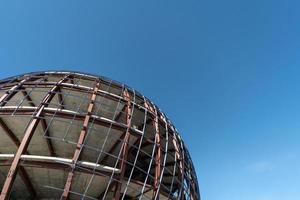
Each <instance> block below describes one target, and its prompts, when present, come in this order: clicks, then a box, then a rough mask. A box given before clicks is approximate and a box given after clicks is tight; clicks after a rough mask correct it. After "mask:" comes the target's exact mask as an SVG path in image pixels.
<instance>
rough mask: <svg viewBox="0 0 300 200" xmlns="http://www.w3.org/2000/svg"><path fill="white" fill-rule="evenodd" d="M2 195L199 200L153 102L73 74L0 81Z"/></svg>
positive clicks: (1, 199) (179, 144) (182, 149)
mask: <svg viewBox="0 0 300 200" xmlns="http://www.w3.org/2000/svg"><path fill="white" fill-rule="evenodd" d="M1 188H2V189H1ZM0 189H1V195H0V200H7V199H93V200H99V199H100V200H101V199H102V200H104V199H113V200H119V199H125V200H126V199H132V200H135V199H139V200H141V199H142V200H144V199H145V200H146V199H150V200H159V199H161V200H166V199H172V200H175V199H180V200H200V195H199V188H198V182H197V177H196V173H195V169H194V166H193V163H192V160H191V157H190V155H189V152H188V150H187V149H186V146H185V145H184V143H183V141H182V139H181V137H180V135H179V134H178V132H177V130H176V128H175V127H174V126H173V124H172V123H171V122H170V120H169V119H168V118H167V117H166V115H165V114H164V113H163V112H161V110H160V109H159V108H158V107H157V106H156V105H155V104H154V103H153V102H151V101H150V100H149V99H147V98H146V97H144V96H143V95H141V94H140V93H139V92H137V91H135V90H134V89H132V88H130V87H129V86H126V85H124V84H121V83H119V82H116V81H112V80H110V79H108V78H106V77H102V76H95V75H90V74H83V73H80V72H70V71H47V72H35V73H29V74H23V75H20V76H15V77H11V78H7V79H5V80H2V81H0Z"/></svg>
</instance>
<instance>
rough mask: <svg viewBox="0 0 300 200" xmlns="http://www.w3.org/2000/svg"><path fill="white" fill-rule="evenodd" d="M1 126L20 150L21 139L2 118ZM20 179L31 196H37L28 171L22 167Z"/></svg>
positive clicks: (0, 120)
mask: <svg viewBox="0 0 300 200" xmlns="http://www.w3.org/2000/svg"><path fill="white" fill-rule="evenodd" d="M0 126H1V127H2V129H3V130H4V131H5V133H6V134H7V135H8V136H9V137H10V139H11V140H12V141H13V143H14V144H15V146H16V147H17V148H18V147H19V146H20V141H19V139H18V138H17V136H16V135H15V134H14V133H13V132H12V130H11V129H10V128H9V127H8V126H7V125H6V123H5V122H4V121H3V120H2V119H1V118H0ZM27 154H28V152H27ZM20 177H21V179H22V181H23V182H24V184H25V186H26V188H27V189H28V191H29V192H30V194H32V196H35V195H36V192H35V190H34V187H33V185H32V183H31V181H30V179H29V176H28V174H27V172H26V170H25V169H24V168H23V167H20Z"/></svg>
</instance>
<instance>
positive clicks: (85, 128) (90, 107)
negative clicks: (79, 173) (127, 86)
mask: <svg viewBox="0 0 300 200" xmlns="http://www.w3.org/2000/svg"><path fill="white" fill-rule="evenodd" d="M99 88H100V82H99V80H98V81H97V84H96V86H95V88H94V91H93V94H92V97H91V100H90V103H89V105H88V111H87V114H86V116H85V119H84V122H83V126H82V130H81V132H80V135H79V139H78V141H77V146H76V150H75V152H74V155H73V159H72V160H73V163H74V168H75V165H76V163H77V161H78V159H79V156H80V153H81V150H82V145H83V142H84V139H85V137H86V134H87V131H88V125H89V122H90V119H91V115H92V111H93V108H94V105H95V100H96V97H97V91H98V90H99ZM74 168H73V169H74ZM73 176H74V170H71V171H70V172H69V174H68V177H67V181H66V184H65V188H64V192H63V194H62V199H67V198H68V196H69V193H70V190H71V185H72V181H73Z"/></svg>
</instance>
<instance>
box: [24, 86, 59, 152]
mask: <svg viewBox="0 0 300 200" xmlns="http://www.w3.org/2000/svg"><path fill="white" fill-rule="evenodd" d="M22 94H23V96H24V97H25V98H26V100H27V101H28V103H29V105H31V106H33V107H35V104H34V103H33V100H32V98H31V97H30V95H29V94H28V92H27V91H26V90H25V89H24V90H22ZM41 117H42V118H41V125H42V129H43V131H44V133H45V135H46V136H47V137H46V138H45V139H46V143H47V146H48V150H49V152H50V155H51V156H55V151H54V147H53V145H52V142H51V140H50V139H49V138H48V137H49V136H50V133H49V128H47V127H48V125H47V122H46V119H44V118H43V117H44V116H43V114H42V115H41Z"/></svg>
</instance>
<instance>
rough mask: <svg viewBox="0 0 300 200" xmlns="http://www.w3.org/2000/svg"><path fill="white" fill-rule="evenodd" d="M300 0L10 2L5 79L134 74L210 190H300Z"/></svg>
mask: <svg viewBox="0 0 300 200" xmlns="http://www.w3.org/2000/svg"><path fill="white" fill-rule="evenodd" d="M298 2H299V1H276V0H272V1H271V0H270V1H268V0H251V1H240V0H236V1H235V0H227V1H222V0H211V1H201V0H198V1H174V0H173V1H170V0H165V1H154V0H153V1H141V0H138V1H131V0H128V1H92V0H90V1H54V0H53V1H52V0H51V1H6V2H5V1H1V2H0V69H1V71H0V78H5V77H7V76H11V75H16V74H20V73H23V72H31V71H37V70H49V69H69V70H78V71H83V72H89V73H96V74H100V75H104V76H107V77H110V78H112V79H115V80H118V81H120V82H124V83H126V84H128V85H130V86H131V87H133V88H135V89H137V90H139V91H140V92H141V93H143V94H144V95H145V96H147V97H149V98H150V99H152V100H153V101H154V102H155V103H156V104H157V105H158V106H160V107H161V109H162V110H163V111H164V112H165V113H166V114H167V115H168V116H169V117H170V118H171V119H172V121H173V122H174V123H175V125H176V127H177V128H178V130H179V131H180V132H181V134H182V136H183V138H184V139H185V142H186V144H187V146H188V147H189V149H190V152H191V155H192V158H193V160H194V164H195V167H196V169H197V174H198V179H199V182H200V190H201V196H202V198H203V199H204V200H220V199H222V200H283V199H284V200H295V199H299V198H300V190H299V185H300V145H299V141H300V134H299V132H300V78H299V77H300V56H299V55H300V39H299V35H300V25H299V21H300V12H299V6H300V4H299V3H298Z"/></svg>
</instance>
